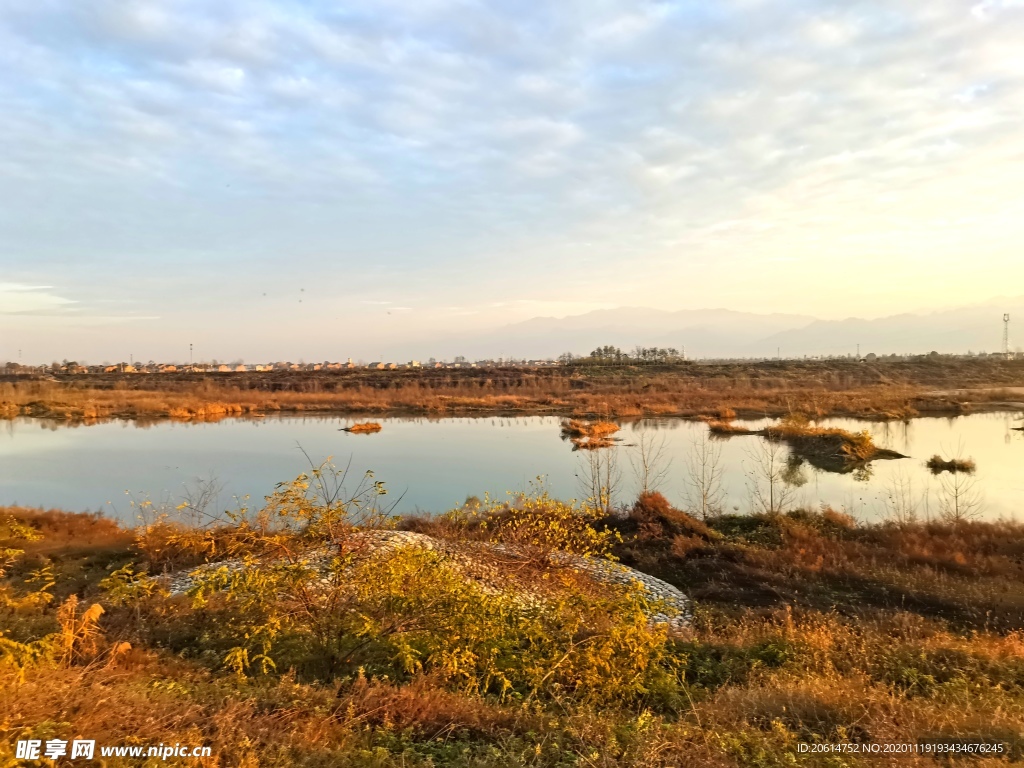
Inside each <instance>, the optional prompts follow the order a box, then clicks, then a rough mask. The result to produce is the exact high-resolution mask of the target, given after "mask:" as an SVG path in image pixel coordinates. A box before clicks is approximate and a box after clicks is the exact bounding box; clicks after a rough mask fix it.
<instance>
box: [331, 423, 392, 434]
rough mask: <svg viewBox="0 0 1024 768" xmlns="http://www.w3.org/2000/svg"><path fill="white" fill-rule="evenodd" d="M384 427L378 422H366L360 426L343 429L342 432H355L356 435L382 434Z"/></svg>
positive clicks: (354, 425) (355, 425)
mask: <svg viewBox="0 0 1024 768" xmlns="http://www.w3.org/2000/svg"><path fill="white" fill-rule="evenodd" d="M382 429H383V427H382V426H381V425H380V423H379V422H376V421H364V422H360V423H359V424H353V425H352V426H350V427H343V428H342V430H341V431H342V432H354V433H356V434H369V433H371V432H380V431H381V430H382Z"/></svg>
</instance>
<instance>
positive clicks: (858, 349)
mask: <svg viewBox="0 0 1024 768" xmlns="http://www.w3.org/2000/svg"><path fill="white" fill-rule="evenodd" d="M857 359H858V360H860V344H858V345H857Z"/></svg>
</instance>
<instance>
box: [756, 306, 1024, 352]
mask: <svg viewBox="0 0 1024 768" xmlns="http://www.w3.org/2000/svg"><path fill="white" fill-rule="evenodd" d="M1004 312H1008V313H1009V314H1010V320H1011V326H1010V348H1011V349H1016V348H1018V347H1019V346H1021V345H1022V344H1024V296H1018V297H1015V298H1008V299H1003V300H999V301H998V302H997V301H992V302H986V303H985V304H983V305H976V306H971V307H962V308H959V309H951V310H946V311H943V312H931V313H928V314H901V315H892V316H891V317H883V318H879V319H877V320H862V319H859V318H852V317H851V318H848V319H846V320H816V321H814V322H813V323H811V324H810V325H807V326H805V327H803V328H793V329H787V330H783V331H779V332H778V333H775V334H772V335H769V336H766V337H765V338H764V339H762V340H761V341H760V342H758V343H757V344H755V345H754V347H753V348H752V354H770V353H771V352H772V351H773V350H775V349H776V348H781V350H782V353H783V354H784V355H819V354H820V355H835V354H847V353H849V352H852V351H856V348H857V345H858V344H860V349H861V353H862V354H867V353H869V352H875V353H876V354H892V353H896V354H899V353H903V352H910V353H923V352H930V351H932V350H935V351H936V352H943V353H945V352H968V351H974V352H981V351H985V352H999V351H1002V344H1003V313H1004ZM1015 329H1016V330H1017V332H1016V333H1014V330H1015Z"/></svg>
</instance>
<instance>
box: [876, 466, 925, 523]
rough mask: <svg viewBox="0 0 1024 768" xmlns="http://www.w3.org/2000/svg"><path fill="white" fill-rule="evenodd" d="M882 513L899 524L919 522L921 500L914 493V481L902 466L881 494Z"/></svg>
mask: <svg viewBox="0 0 1024 768" xmlns="http://www.w3.org/2000/svg"><path fill="white" fill-rule="evenodd" d="M879 498H880V500H881V503H882V514H883V516H884V517H885V518H886V519H887V520H890V521H892V522H894V523H896V524H897V525H901V526H902V525H911V524H913V523H916V522H917V517H918V515H917V510H918V507H919V506H920V501H919V500H918V498H917V497H916V496H915V495H914V483H913V481H912V480H911V479H910V476H909V475H907V474H906V473H905V472H904V471H903V468H902V467H898V468H897V469H896V472H895V473H894V474H893V476H892V477H891V478H890V479H889V482H888V483H887V484H886V486H885V489H884V490H883V491H882V492H881V493H880V494H879Z"/></svg>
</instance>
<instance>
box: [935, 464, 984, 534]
mask: <svg viewBox="0 0 1024 768" xmlns="http://www.w3.org/2000/svg"><path fill="white" fill-rule="evenodd" d="M940 483H941V484H942V497H941V498H940V499H939V514H940V515H942V518H943V520H945V521H946V522H949V523H959V522H963V521H964V520H970V519H971V518H974V517H977V516H978V515H979V514H981V508H982V504H983V499H982V496H981V492H980V491H979V490H978V488H977V484H976V482H975V480H974V478H973V477H971V476H970V475H969V474H967V473H966V472H956V471H954V472H951V473H949V474H948V475H945V476H943V478H942V479H941V480H940Z"/></svg>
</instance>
